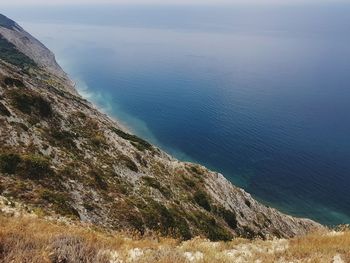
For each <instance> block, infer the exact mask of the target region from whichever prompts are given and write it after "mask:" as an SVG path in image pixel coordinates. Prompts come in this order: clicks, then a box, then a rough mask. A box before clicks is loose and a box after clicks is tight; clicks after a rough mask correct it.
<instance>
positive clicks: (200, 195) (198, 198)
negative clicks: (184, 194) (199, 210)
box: [193, 189, 211, 211]
mask: <svg viewBox="0 0 350 263" xmlns="http://www.w3.org/2000/svg"><path fill="white" fill-rule="evenodd" d="M193 199H194V201H195V202H196V203H197V204H198V205H199V206H201V207H203V208H204V209H205V210H207V211H210V210H211V207H210V201H209V196H208V195H207V193H206V192H204V191H202V190H200V189H198V190H197V191H196V192H195V193H194V195H193Z"/></svg>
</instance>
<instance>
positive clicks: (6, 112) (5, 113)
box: [0, 102, 11, 117]
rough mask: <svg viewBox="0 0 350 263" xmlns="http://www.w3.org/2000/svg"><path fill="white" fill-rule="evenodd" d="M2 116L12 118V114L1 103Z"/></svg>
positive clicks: (0, 111) (0, 112)
mask: <svg viewBox="0 0 350 263" xmlns="http://www.w3.org/2000/svg"><path fill="white" fill-rule="evenodd" d="M0 114H1V115H3V116H7V117H10V116H11V112H10V111H9V110H8V109H7V108H6V106H5V105H4V104H2V103H1V102H0Z"/></svg>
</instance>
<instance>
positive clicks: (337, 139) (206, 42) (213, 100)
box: [3, 4, 350, 224]
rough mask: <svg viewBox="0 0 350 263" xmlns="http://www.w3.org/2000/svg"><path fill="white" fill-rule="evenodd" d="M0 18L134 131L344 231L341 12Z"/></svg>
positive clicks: (112, 9)
mask: <svg viewBox="0 0 350 263" xmlns="http://www.w3.org/2000/svg"><path fill="white" fill-rule="evenodd" d="M3 12H4V13H5V14H6V15H8V16H10V17H11V18H13V19H15V20H17V21H18V22H20V24H21V25H22V26H23V27H24V28H25V29H26V30H27V31H29V32H30V33H32V34H33V35H34V36H36V37H37V38H39V39H40V40H41V41H42V42H43V43H44V44H46V45H47V46H48V47H49V48H50V49H51V50H53V51H54V52H55V54H56V56H57V59H58V61H59V62H60V64H61V65H62V66H63V67H64V69H65V70H66V71H67V72H68V73H69V74H70V75H71V77H72V78H73V79H74V80H76V81H77V84H78V88H79V89H80V91H81V92H82V93H83V94H84V95H85V96H88V97H89V98H90V99H91V100H93V101H94V102H95V103H96V104H97V105H98V106H99V107H101V108H104V109H105V110H106V111H107V112H108V113H110V114H111V115H112V116H114V117H116V118H117V119H120V120H121V121H122V122H123V123H124V124H125V125H126V126H128V127H129V128H130V129H131V130H133V131H134V132H135V133H136V134H138V135H140V136H143V137H145V138H147V139H148V140H150V141H152V142H153V143H155V144H157V145H159V146H160V147H161V148H162V149H164V150H166V151H168V152H170V153H172V154H174V155H176V156H177V157H179V158H181V159H184V160H191V161H196V162H199V163H201V164H204V165H206V166H208V167H210V168H212V169H215V170H217V171H219V172H222V173H223V174H224V175H225V176H226V177H227V178H228V179H229V180H231V181H232V182H233V183H234V184H237V185H239V186H241V187H243V188H244V189H245V190H246V191H248V192H249V193H251V194H252V195H254V196H255V197H256V198H258V199H259V200H261V201H263V202H264V203H265V204H269V205H271V206H274V207H277V208H279V209H281V210H283V211H285V212H287V213H291V214H293V215H297V216H303V217H310V218H313V219H315V220H318V221H320V222H322V223H326V224H339V223H350V191H349V186H350V172H349V171H350V116H349V114H350V15H349V14H350V5H346V4H343V5H340V4H338V5H308V6H305V5H304V6H281V7H276V6H275V7H272V6H270V7H269V6H260V7H253V6H249V7H248V6H231V7H222V6H221V7H219V6H207V7H205V6H186V7H181V6H176V7H174V6H100V7H96V6H95V7H84V8H81V7H60V8H52V7H51V9H47V8H46V9H43V8H40V7H36V8H32V9H28V8H26V9H20V8H19V9H10V8H9V9H8V10H3Z"/></svg>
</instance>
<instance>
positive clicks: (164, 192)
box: [142, 176, 171, 198]
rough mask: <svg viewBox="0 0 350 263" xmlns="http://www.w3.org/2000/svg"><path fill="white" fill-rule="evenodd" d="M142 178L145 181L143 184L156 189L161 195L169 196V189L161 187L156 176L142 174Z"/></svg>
mask: <svg viewBox="0 0 350 263" xmlns="http://www.w3.org/2000/svg"><path fill="white" fill-rule="evenodd" d="M142 180H143V181H144V182H145V184H146V185H147V186H149V187H152V188H155V189H158V190H159V191H160V192H161V193H162V195H163V196H164V197H166V198H170V196H171V191H170V190H169V189H167V188H165V187H163V186H162V185H161V184H160V183H159V182H158V180H157V179H156V178H154V177H150V176H143V177H142Z"/></svg>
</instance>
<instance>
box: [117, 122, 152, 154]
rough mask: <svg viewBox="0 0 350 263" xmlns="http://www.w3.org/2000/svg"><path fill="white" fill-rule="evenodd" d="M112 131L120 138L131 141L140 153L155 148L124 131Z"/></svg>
mask: <svg viewBox="0 0 350 263" xmlns="http://www.w3.org/2000/svg"><path fill="white" fill-rule="evenodd" d="M111 130H112V131H113V132H114V133H116V134H117V135H118V136H120V137H122V138H123V139H125V140H128V141H130V143H131V144H132V145H133V146H134V147H135V148H137V149H138V150H139V151H145V150H152V149H153V146H152V144H150V143H149V142H147V141H145V140H143V139H141V138H139V137H137V136H136V135H132V134H129V133H126V132H123V131H122V130H119V129H116V128H114V127H112V128H111Z"/></svg>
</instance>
